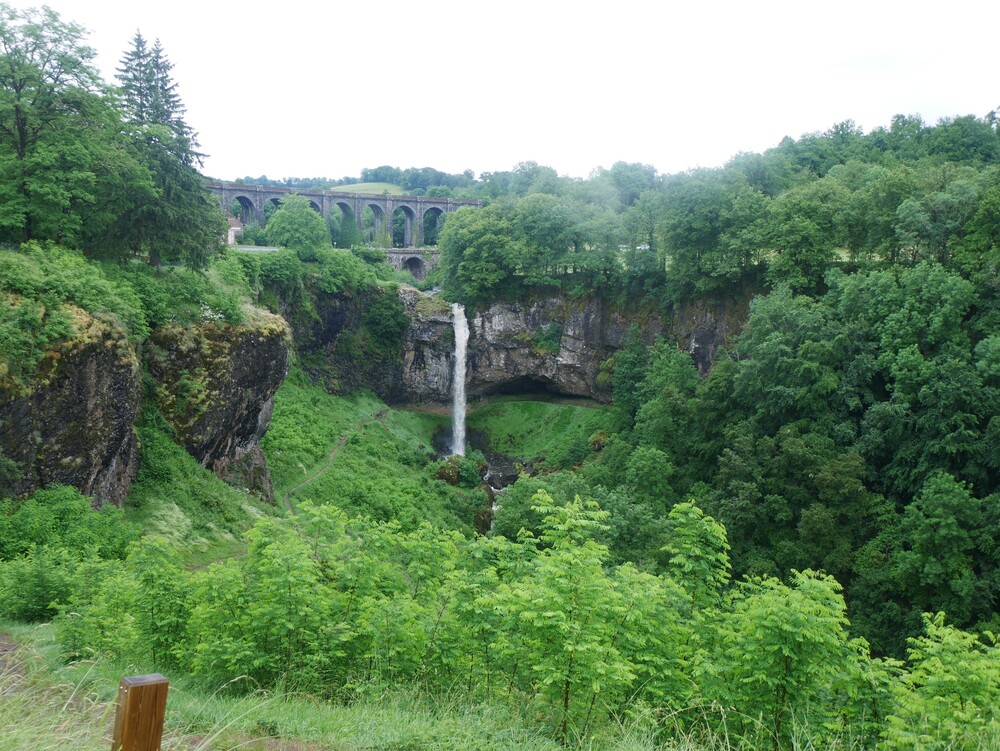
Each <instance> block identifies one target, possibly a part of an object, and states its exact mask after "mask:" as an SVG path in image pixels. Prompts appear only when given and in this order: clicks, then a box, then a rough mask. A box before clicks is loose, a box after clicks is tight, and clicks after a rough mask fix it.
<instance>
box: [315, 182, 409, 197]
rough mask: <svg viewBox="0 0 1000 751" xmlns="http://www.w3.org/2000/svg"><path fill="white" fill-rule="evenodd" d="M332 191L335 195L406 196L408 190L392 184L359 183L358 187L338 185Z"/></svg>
mask: <svg viewBox="0 0 1000 751" xmlns="http://www.w3.org/2000/svg"><path fill="white" fill-rule="evenodd" d="M330 190H331V191H332V192H334V193H388V194H389V195H392V196H405V195H406V189H405V188H401V187H400V186H398V185H393V184H392V183H358V184H356V185H337V186H334V187H333V188H330Z"/></svg>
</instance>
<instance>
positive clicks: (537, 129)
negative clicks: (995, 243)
mask: <svg viewBox="0 0 1000 751" xmlns="http://www.w3.org/2000/svg"><path fill="white" fill-rule="evenodd" d="M8 2H11V0H8ZM11 4H13V5H14V6H16V7H32V6H36V5H41V4H42V3H40V2H39V3H35V2H30V1H29V0H13V1H12V2H11ZM46 4H47V5H49V6H50V7H51V8H53V9H55V10H56V11H58V12H59V13H60V15H61V16H62V17H63V19H65V20H71V21H76V22H78V23H80V24H82V25H83V26H85V27H87V28H88V29H89V30H90V32H91V34H90V37H89V41H90V44H91V46H93V47H94V48H95V49H96V50H97V52H98V58H97V62H98V65H99V67H100V69H101V70H102V71H103V73H104V76H105V78H106V79H108V80H109V81H110V80H112V79H113V76H114V70H115V67H116V66H117V64H118V60H119V59H120V57H121V55H122V52H123V51H124V50H125V49H126V48H127V47H128V46H129V44H130V40H131V38H132V36H133V34H134V33H135V31H136V29H138V30H140V31H141V32H142V34H143V36H145V37H147V38H148V39H150V40H152V39H155V38H159V39H160V40H161V42H162V44H163V47H164V49H165V51H166V53H167V56H168V57H169V59H170V60H171V61H172V62H173V63H174V71H173V72H174V78H175V80H176V81H177V83H178V85H179V92H180V95H181V98H182V99H183V101H184V103H185V105H186V106H187V111H188V112H187V120H188V123H189V124H190V125H191V126H192V127H194V128H195V130H197V131H198V133H199V135H200V141H201V146H202V150H203V151H205V152H207V153H208V154H209V158H208V159H207V160H206V162H205V166H204V170H203V171H204V172H205V174H207V175H211V176H213V177H217V178H221V179H225V180H229V179H234V178H237V177H242V176H246V175H250V176H258V175H262V174H266V175H267V176H268V177H272V178H281V177H293V176H294V177H318V176H327V177H342V176H345V175H346V176H357V175H358V174H359V172H360V170H361V168H363V167H375V166H378V165H382V164H390V165H393V166H397V167H403V168H406V167H425V166H427V167H435V168H437V169H440V170H445V171H447V172H461V171H463V170H465V169H471V170H473V171H474V172H476V173H477V174H478V173H481V172H486V171H498V170H508V169H511V168H512V167H513V166H514V165H515V164H517V163H518V162H520V161H528V160H534V161H537V162H539V163H541V164H545V165H549V166H551V167H554V168H555V169H556V170H557V171H558V172H559V173H560V174H563V175H569V176H573V177H586V176H587V175H588V174H590V172H591V170H593V169H594V168H595V167H598V166H602V167H610V166H611V164H613V163H614V162H616V161H628V162H643V163H646V164H652V165H654V166H655V167H656V168H657V169H658V170H659V171H660V172H664V173H671V172H678V171H682V170H686V169H690V168H693V167H698V166H704V167H709V166H718V165H721V164H723V163H725V162H726V161H727V160H728V159H729V157H731V156H733V155H734V154H736V153H738V152H740V151H762V150H764V149H766V148H769V147H771V146H773V145H775V144H777V143H778V141H780V140H781V138H782V137H783V136H786V135H790V136H792V137H794V138H797V137H799V136H800V135H802V134H803V133H808V132H815V131H824V130H827V129H828V128H829V127H831V126H832V125H833V124H834V123H837V122H840V121H843V120H848V119H851V120H854V121H855V122H856V123H857V124H858V125H860V126H861V127H862V128H863V129H864V130H865V131H866V132H867V131H869V130H871V129H872V128H875V127H878V126H880V125H888V124H889V122H890V120H891V118H892V116H893V115H894V114H897V113H903V114H919V115H921V116H923V118H924V120H925V121H926V122H928V123H935V122H937V120H938V119H939V118H941V117H946V116H956V115H967V114H973V115H977V116H983V115H985V114H986V113H987V112H989V111H990V110H992V109H995V108H998V107H1000V78H998V77H997V69H998V68H997V53H998V40H1000V37H998V21H1000V3H996V2H995V1H994V0H951V2H947V3H945V2H935V3H931V2H925V1H922V0H909V1H908V2H899V1H897V0H891V1H889V2H883V1H882V0H865V1H864V2H858V1H857V0H839V1H838V2H824V3H818V2H814V1H811V0H796V1H791V2H775V1H771V0H758V1H753V0H743V1H742V2H729V1H715V2H713V1H712V0H701V1H700V2H698V0H689V1H688V2H684V3H680V2H667V1H665V0H614V1H613V2H591V1H590V0H575V1H574V2H563V1H561V0H533V1H524V0H504V2H493V3H486V2H479V1H477V0H423V1H422V0H409V1H408V2H401V1H399V0H379V1H378V2H366V1H365V0H354V1H353V2H343V1H342V0H339V1H338V0H325V1H324V2H313V1H311V0H304V1H303V0H300V1H299V2H289V3H282V2H274V0H271V2H261V1H260V0H244V1H242V2H241V1H240V0H236V1H235V2H233V1H230V2H217V1H216V0H201V1H200V2H197V1H195V0H129V1H125V0H122V1H121V2H107V1H105V0H48V2H47V3H46Z"/></svg>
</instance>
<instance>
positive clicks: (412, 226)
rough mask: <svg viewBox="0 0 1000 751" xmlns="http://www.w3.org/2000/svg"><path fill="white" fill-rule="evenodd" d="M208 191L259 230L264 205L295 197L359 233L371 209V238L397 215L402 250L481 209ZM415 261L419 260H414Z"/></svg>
mask: <svg viewBox="0 0 1000 751" xmlns="http://www.w3.org/2000/svg"><path fill="white" fill-rule="evenodd" d="M207 187H208V189H209V191H211V192H212V193H213V194H214V195H216V196H218V198H219V203H220V204H221V205H222V208H223V209H224V210H228V209H229V207H230V206H231V205H232V204H233V202H234V201H236V202H238V203H239V204H240V207H241V211H240V214H241V216H240V219H241V221H242V222H243V223H244V224H246V223H248V222H251V221H256V222H257V223H259V224H260V226H261V227H263V226H264V224H265V222H266V218H265V214H264V208H265V207H266V206H267V204H268V203H273V204H275V205H277V204H278V203H279V202H280V201H281V198H282V196H284V195H285V194H287V193H295V194H296V195H300V196H304V197H306V198H308V199H309V203H310V204H311V205H312V207H313V208H314V209H316V211H318V212H320V213H321V214H322V215H323V217H324V218H329V216H330V213H331V212H332V211H334V210H337V211H340V213H341V216H342V217H343V218H350V219H352V220H353V221H354V223H355V225H356V226H357V228H358V232H359V233H363V232H364V226H363V222H362V216H363V214H364V211H365V210H366V209H371V211H372V214H373V215H374V217H375V221H374V235H375V237H378V236H379V234H380V233H381V232H382V230H383V228H386V229H388V230H389V232H390V234H391V232H392V218H393V215H394V214H395V213H396V212H397V211H399V212H401V213H402V215H403V217H404V219H405V227H404V231H403V247H404V248H413V247H420V246H422V245H423V244H424V233H425V230H430V229H433V231H434V233H435V234H436V230H437V229H438V228H440V226H441V217H442V216H443V215H444V214H450V213H451V212H453V211H455V210H456V209H458V208H461V207H462V206H482V205H483V204H482V202H481V201H466V200H460V199H456V198H430V197H428V196H390V195H378V194H374V193H338V192H335V191H332V190H301V189H299V190H293V189H291V188H271V187H265V186H263V185H244V184H242V183H208V185H207ZM418 257H419V256H418Z"/></svg>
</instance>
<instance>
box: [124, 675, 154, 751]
mask: <svg viewBox="0 0 1000 751" xmlns="http://www.w3.org/2000/svg"><path fill="white" fill-rule="evenodd" d="M166 712H167V679H166V678H164V677H163V676H162V675H160V674H159V673H153V674H152V675H136V676H133V677H131V678H122V682H121V683H120V684H119V685H118V711H117V712H116V714H115V734H114V739H113V740H112V741H111V751H160V741H161V740H162V739H163V718H164V716H165V715H166Z"/></svg>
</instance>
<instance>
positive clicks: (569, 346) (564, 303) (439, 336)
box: [380, 288, 748, 403]
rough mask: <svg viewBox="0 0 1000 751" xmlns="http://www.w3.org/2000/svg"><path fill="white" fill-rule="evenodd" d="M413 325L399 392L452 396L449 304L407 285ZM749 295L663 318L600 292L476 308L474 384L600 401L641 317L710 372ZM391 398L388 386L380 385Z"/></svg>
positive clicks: (470, 386)
mask: <svg viewBox="0 0 1000 751" xmlns="http://www.w3.org/2000/svg"><path fill="white" fill-rule="evenodd" d="M400 297H401V299H402V300H403V302H404V305H405V307H406V310H407V314H408V315H409V317H410V326H409V328H408V329H407V330H406V333H405V335H404V338H403V352H402V361H403V368H402V384H401V385H400V386H398V387H395V388H394V393H395V392H398V393H400V394H401V395H402V400H403V401H408V402H440V403H445V402H448V401H449V400H450V399H451V378H452V368H453V363H452V358H453V354H452V351H453V348H454V333H453V327H452V317H451V310H450V308H449V306H448V304H447V303H446V302H444V301H443V300H441V299H439V298H433V297H428V296H426V295H423V294H421V293H419V292H417V291H416V290H413V289H407V288H404V289H403V290H401V291H400ZM747 310H748V307H747V300H745V299H738V300H737V299H733V300H727V301H723V302H707V301H701V302H698V303H694V304H691V305H686V306H683V307H679V308H677V309H675V310H674V311H673V313H672V315H671V316H669V317H668V318H666V319H664V318H662V317H661V316H659V315H658V314H656V313H652V312H649V311H643V310H641V309H634V310H621V309H619V308H616V307H614V306H612V305H610V304H608V303H606V302H604V301H602V300H599V299H593V298H588V299H581V300H569V299H566V298H563V297H550V298H543V299H539V300H535V301H533V302H524V303H521V302H498V303H494V304H492V305H490V306H489V307H487V308H485V309H483V310H480V311H477V312H476V313H475V314H474V315H472V316H471V317H470V320H469V329H470V338H469V363H468V383H467V392H468V394H469V395H470V396H473V397H475V396H485V395H488V394H495V393H508V392H517V391H527V390H535V391H538V390H548V391H553V392H557V393H560V394H569V395H575V396H585V397H590V398H593V399H598V400H601V401H608V400H610V398H611V391H610V383H609V382H608V379H607V378H604V377H602V371H601V367H602V364H603V363H604V362H605V361H606V360H607V359H608V358H609V357H611V356H612V355H613V354H614V353H615V352H616V351H617V350H618V349H620V348H621V347H622V344H623V342H624V339H625V334H626V333H627V331H628V329H629V327H630V326H632V325H637V326H638V327H639V328H640V330H641V331H642V333H643V335H644V337H645V339H646V340H647V341H649V342H652V341H653V340H654V339H655V338H656V337H657V336H669V337H672V338H674V339H675V340H677V342H678V345H679V346H680V347H682V348H683V349H685V350H686V351H688V352H689V353H690V354H691V356H692V358H693V359H694V361H695V363H696V365H697V366H698V369H699V370H700V371H701V372H702V373H703V374H704V373H707V372H708V370H709V368H710V367H711V364H712V362H713V361H714V359H715V357H716V354H717V352H718V349H719V347H721V346H724V345H726V344H727V343H729V342H730V341H731V340H732V338H733V337H734V336H735V335H736V334H737V333H739V331H740V329H741V328H742V326H743V323H744V322H745V321H746V316H747ZM380 395H381V396H383V398H391V394H385V393H382V394H380Z"/></svg>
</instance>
